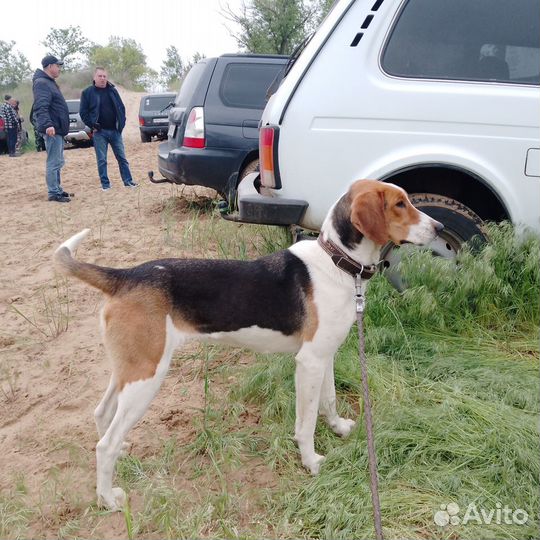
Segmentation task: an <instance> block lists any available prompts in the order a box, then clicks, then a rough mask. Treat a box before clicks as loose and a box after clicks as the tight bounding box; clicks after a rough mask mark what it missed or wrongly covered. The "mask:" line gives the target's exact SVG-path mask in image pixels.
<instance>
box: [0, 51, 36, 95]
mask: <svg viewBox="0 0 540 540" xmlns="http://www.w3.org/2000/svg"><path fill="white" fill-rule="evenodd" d="M14 46H15V42H14V41H2V40H0V88H1V89H2V90H7V89H10V88H15V87H16V86H17V85H18V84H19V83H20V82H21V81H22V80H23V79H24V78H25V77H27V76H28V75H30V73H31V72H32V70H31V69H30V63H29V62H28V59H27V58H26V56H24V54H22V53H20V52H18V51H14V50H13V47H14Z"/></svg>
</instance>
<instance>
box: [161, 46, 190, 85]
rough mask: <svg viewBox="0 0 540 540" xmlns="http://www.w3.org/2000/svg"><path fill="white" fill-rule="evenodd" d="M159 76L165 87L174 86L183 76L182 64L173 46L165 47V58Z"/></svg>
mask: <svg viewBox="0 0 540 540" xmlns="http://www.w3.org/2000/svg"><path fill="white" fill-rule="evenodd" d="M160 76H161V79H162V81H163V84H164V85H165V86H167V87H170V86H171V85H173V84H175V83H176V82H177V81H179V80H180V79H181V78H183V76H184V63H183V62H182V58H180V53H179V52H178V49H177V48H176V47H175V46H174V45H171V46H170V47H167V58H166V59H165V60H164V61H163V64H161V71H160Z"/></svg>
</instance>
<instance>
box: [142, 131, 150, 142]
mask: <svg viewBox="0 0 540 540" xmlns="http://www.w3.org/2000/svg"><path fill="white" fill-rule="evenodd" d="M151 140H152V136H151V135H148V133H144V132H143V131H141V142H143V143H146V142H150V141H151Z"/></svg>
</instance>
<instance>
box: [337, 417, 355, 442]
mask: <svg viewBox="0 0 540 540" xmlns="http://www.w3.org/2000/svg"><path fill="white" fill-rule="evenodd" d="M355 425H356V422H355V421H354V420H350V419H349V418H338V419H337V421H336V422H334V423H333V424H332V425H331V428H332V431H333V432H334V433H336V434H337V435H339V436H340V437H347V436H348V435H349V434H350V433H351V431H352V430H353V428H354V426H355Z"/></svg>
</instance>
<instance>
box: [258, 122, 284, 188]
mask: <svg viewBox="0 0 540 540" xmlns="http://www.w3.org/2000/svg"><path fill="white" fill-rule="evenodd" d="M278 140H279V127H277V126H264V127H262V128H261V129H260V131H259V168H260V171H261V184H262V185H263V186H264V187H267V188H275V189H280V188H281V178H280V176H279V168H278V162H277V151H276V150H277V144H278Z"/></svg>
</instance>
